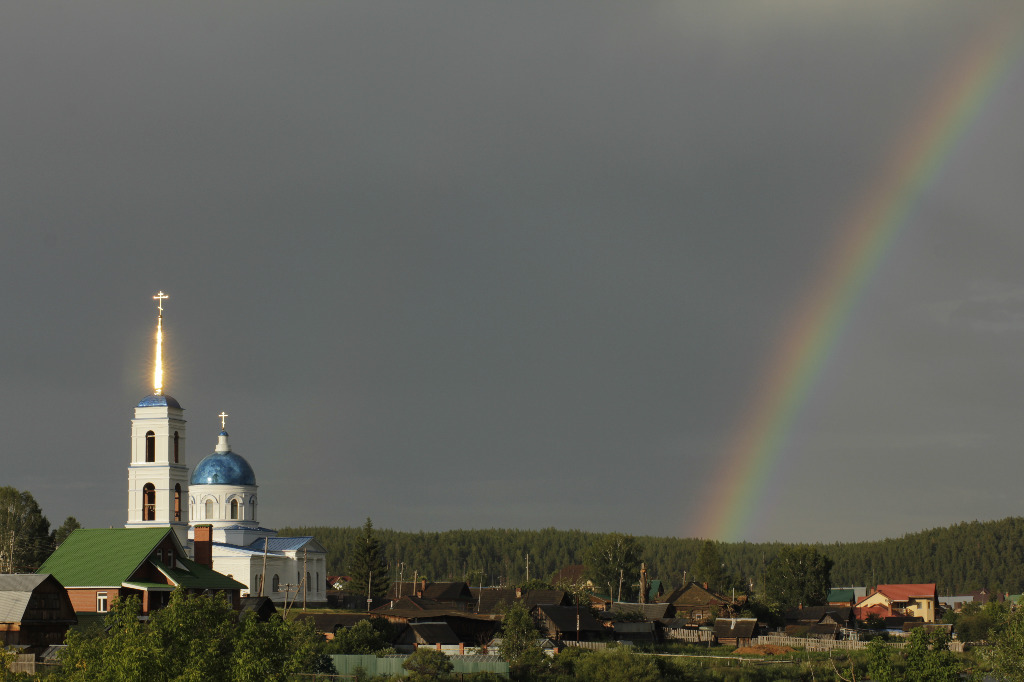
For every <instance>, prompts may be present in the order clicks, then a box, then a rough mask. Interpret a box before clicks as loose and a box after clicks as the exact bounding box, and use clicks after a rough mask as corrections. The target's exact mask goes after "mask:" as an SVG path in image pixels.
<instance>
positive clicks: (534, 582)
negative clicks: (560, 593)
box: [519, 578, 555, 592]
mask: <svg viewBox="0 0 1024 682" xmlns="http://www.w3.org/2000/svg"><path fill="white" fill-rule="evenodd" d="M519 589H521V590H522V591H523V592H529V591H530V590H553V589H555V586H554V585H552V584H551V583H549V582H545V581H543V580H541V579H539V578H530V580H529V581H528V582H525V583H523V584H522V585H520V586H519Z"/></svg>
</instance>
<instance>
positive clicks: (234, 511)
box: [231, 500, 238, 519]
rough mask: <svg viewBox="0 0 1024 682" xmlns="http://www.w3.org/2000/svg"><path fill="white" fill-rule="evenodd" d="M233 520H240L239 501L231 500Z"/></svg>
mask: <svg viewBox="0 0 1024 682" xmlns="http://www.w3.org/2000/svg"><path fill="white" fill-rule="evenodd" d="M231 518H233V519H237V518H238V500H231Z"/></svg>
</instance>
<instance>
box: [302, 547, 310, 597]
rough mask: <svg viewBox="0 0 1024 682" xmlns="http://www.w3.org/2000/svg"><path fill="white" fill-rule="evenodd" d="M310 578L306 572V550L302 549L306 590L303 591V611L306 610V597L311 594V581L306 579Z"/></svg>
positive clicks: (303, 577) (303, 576)
mask: <svg viewBox="0 0 1024 682" xmlns="http://www.w3.org/2000/svg"><path fill="white" fill-rule="evenodd" d="M307 576H309V572H308V571H307V570H306V548H305V547H303V548H302V580H303V581H304V582H303V585H304V587H305V588H306V589H304V590H302V610H303V611H305V610H306V595H307V594H309V581H308V580H306V577H307Z"/></svg>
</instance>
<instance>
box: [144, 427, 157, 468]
mask: <svg viewBox="0 0 1024 682" xmlns="http://www.w3.org/2000/svg"><path fill="white" fill-rule="evenodd" d="M146 461H147V462H155V461H156V434H155V433H153V432H152V431H146Z"/></svg>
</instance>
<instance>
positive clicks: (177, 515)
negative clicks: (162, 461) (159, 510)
mask: <svg viewBox="0 0 1024 682" xmlns="http://www.w3.org/2000/svg"><path fill="white" fill-rule="evenodd" d="M174 520H175V521H181V484H180V483H175V484H174Z"/></svg>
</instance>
